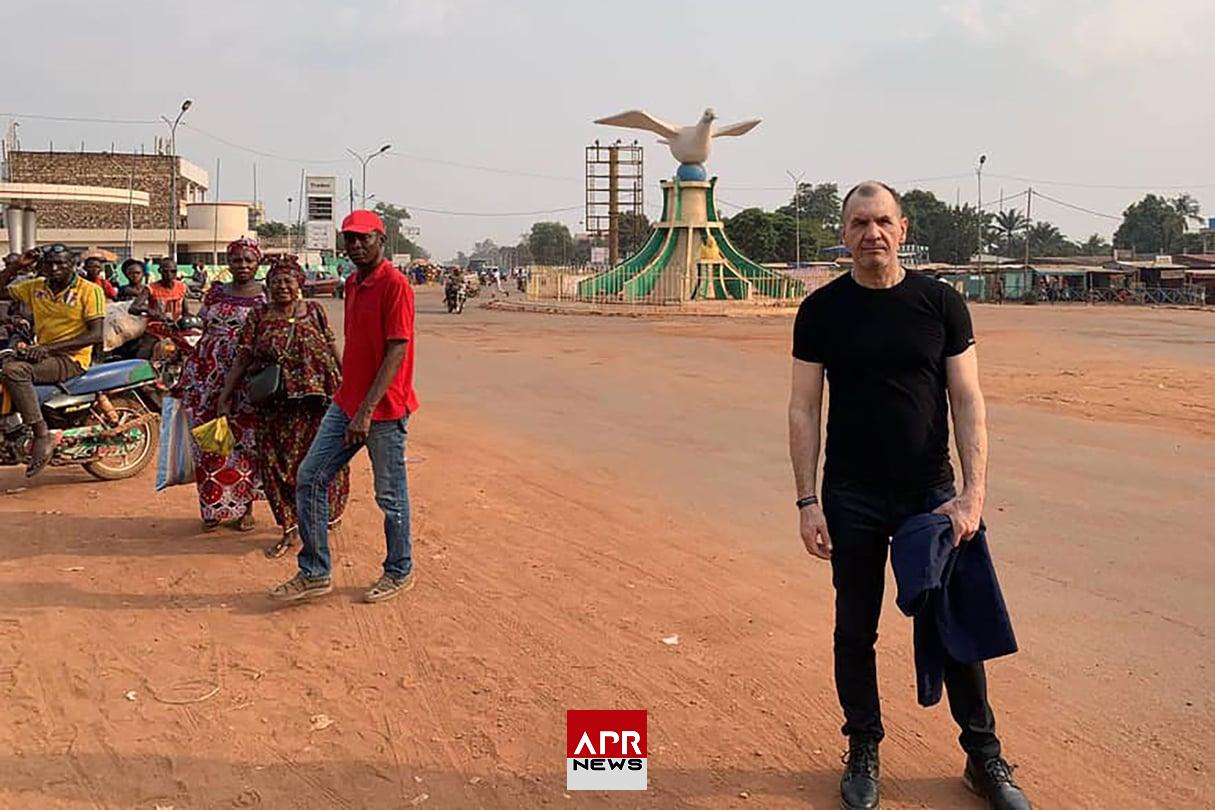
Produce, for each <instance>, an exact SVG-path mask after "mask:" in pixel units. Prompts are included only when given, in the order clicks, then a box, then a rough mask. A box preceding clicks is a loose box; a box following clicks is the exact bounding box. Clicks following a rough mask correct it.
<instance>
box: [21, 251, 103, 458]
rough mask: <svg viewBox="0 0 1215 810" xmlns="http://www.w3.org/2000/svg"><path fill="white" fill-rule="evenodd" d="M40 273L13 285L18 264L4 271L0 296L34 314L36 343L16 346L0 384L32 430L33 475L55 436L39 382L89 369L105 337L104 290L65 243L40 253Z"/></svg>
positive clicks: (60, 379) (49, 451) (48, 455)
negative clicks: (84, 273)
mask: <svg viewBox="0 0 1215 810" xmlns="http://www.w3.org/2000/svg"><path fill="white" fill-rule="evenodd" d="M40 264H41V271H42V272H41V275H40V276H39V277H38V278H33V279H28V280H26V281H19V282H17V283H15V284H14V283H11V282H12V279H13V276H14V275H16V272H17V268H15V267H6V268H5V269H4V270H3V271H2V272H0V299H6V300H10V301H20V302H21V303H23V304H25V305H26V306H27V307H29V308H30V310H32V311H33V314H34V339H35V341H36V342H35V343H34V344H33V345H27V344H20V345H19V346H18V351H19V355H18V357H19V358H20V359H13V360H9V361H7V362H5V364H4V366H3V368H0V383H2V384H3V385H4V388H5V390H7V391H8V395H9V397H10V398H11V399H12V401H13V407H14V408H15V409H16V410H17V411H18V413H20V414H21V419H22V421H23V422H24V423H25V424H27V425H29V426H30V429H31V430H33V432H34V442H33V445H32V446H31V448H30V460H29V465H28V466H27V467H26V470H25V475H26V477H28V478H33V477H34V476H35V475H37V474H38V473H40V472H42V469H43V468H44V467H45V466H46V465H47V463H48V462H49V461H50V460H51V455H52V454H53V453H54V450H55V441H54V437H52V436H51V434H50V431H49V430H48V429H47V426H46V420H44V419H43V418H42V408H41V406H40V405H39V403H38V393H37V391H35V390H34V386H35V385H46V384H48V383H57V382H63V381H64V380H70V379H71V378H72V377H76V376H79V375H80V374H83V373H84V372H85V369H87V368H88V367H89V365H90V363H91V362H92V358H93V347H94V346H97V345H99V344H100V343H101V342H102V339H103V334H102V333H103V326H104V324H105V293H104V292H103V291H102V289H101V287H99V286H97V285H96V284H94V283H93V282H91V281H89V280H87V279H85V278H82V277H80V276H79V275H77V274H76V257H75V256H74V255H73V254H72V252H71V250H69V249H68V248H67V247H66V246H64V245H60V244H55V245H49V246H48V247H46V248H44V249H43V251H42V257H41V259H40Z"/></svg>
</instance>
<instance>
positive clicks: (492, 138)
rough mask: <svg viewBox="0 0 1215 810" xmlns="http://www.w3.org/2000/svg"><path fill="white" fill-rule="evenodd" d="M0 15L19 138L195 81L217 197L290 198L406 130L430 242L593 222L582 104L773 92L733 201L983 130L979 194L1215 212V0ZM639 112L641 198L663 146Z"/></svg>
mask: <svg viewBox="0 0 1215 810" xmlns="http://www.w3.org/2000/svg"><path fill="white" fill-rule="evenodd" d="M9 6H11V7H9ZM5 22H6V26H5V29H6V32H7V33H8V36H6V37H5V46H4V56H5V64H6V66H7V70H6V71H5V74H6V78H7V80H8V81H7V83H6V85H5V87H4V92H3V93H0V123H3V124H5V125H7V123H8V121H9V120H11V119H12V117H13V115H12V114H14V113H16V114H18V116H17V120H19V121H20V122H21V128H20V133H21V139H22V144H23V146H24V147H26V148H45V147H46V145H47V143H48V142H49V141H51V140H53V141H54V142H55V145H56V148H65V147H69V145H75V146H76V147H77V148H79V144H80V142H81V140H82V139H83V140H84V142H85V145H86V147H87V148H90V149H96V148H107V149H108V148H109V146H110V144H111V143H114V144H115V145H116V146H117V147H118V148H119V149H124V148H125V149H130V148H132V147H137V146H138V145H139V144H141V143H143V144H147V145H148V147H149V148H150V147H151V143H152V139H153V137H154V136H155V135H156V134H163V133H164V132H165V127H164V125H163V124H162V125H160V126H159V128H158V127H156V126H154V125H149V124H108V123H86V122H67V121H48V120H39V119H36V118H32V117H28V116H31V115H44V116H68V117H81V118H90V117H91V118H115V119H137V120H138V119H143V120H147V119H151V120H155V119H157V118H158V117H159V116H160V115H162V114H169V115H172V114H174V113H175V112H176V110H177V107H178V105H179V104H180V102H181V99H183V98H186V97H189V98H192V99H193V100H194V107H193V109H191V110H190V111H189V112H188V113H187V115H186V117H185V119H184V120H185V122H186V123H187V124H189V125H190V126H192V127H196V128H197V130H193V129H184V128H183V129H180V130H179V131H178V150H179V152H180V153H181V154H182V155H183V156H185V157H187V158H189V159H190V160H192V161H194V162H195V163H198V164H199V165H201V166H202V167H204V168H206V169H207V170H208V171H209V172H210V173H211V174H212V188H213V189H214V187H215V177H214V173H215V162H216V159H217V158H218V159H220V161H221V172H220V174H221V176H220V178H219V180H220V189H219V190H220V194H221V197H222V198H224V199H248V198H250V197H251V195H252V177H253V164H254V162H255V161H256V163H257V171H258V191H259V196H260V197H261V198H262V199H263V200H265V202H266V204H267V208H268V212H269V214H270V216H271V217H272V218H277V219H285V218H286V215H287V197H288V196H292V197H297V196H298V192H297V189H298V185H299V173H300V169H301V168H307V169H308V170H309V171H310V172H313V173H318V174H337V175H338V176H339V177H340V180H339V182H340V185H341V187H342V188H346V178H347V177H349V176H351V175H352V174H353V176H354V177H355V183H356V184H357V183H358V182H359V177H358V164H357V163H355V162H354V161H353V160H352V159H350V158H349V157H347V156H346V154H345V149H346V147H353V148H355V149H358V150H369V149H374V148H377V147H378V146H379V145H381V144H383V143H386V142H390V143H392V144H393V151H392V153H391V156H390V157H384V158H378V159H376V160H375V161H374V162H372V164H371V167H370V172H369V179H368V184H367V185H368V190H369V193H374V194H375V195H376V197H377V199H380V200H386V201H391V202H395V203H399V204H403V205H406V206H408V207H410V208H411V209H413V210H414V224H416V225H418V226H419V227H421V228H422V236H421V239H420V241H421V242H422V244H423V245H425V246H426V247H427V248H429V249H430V250H431V252H432V253H434V254H435V255H436V256H438V257H439V258H448V257H450V256H452V255H453V254H454V253H455V251H456V250H458V249H468V248H469V247H470V246H471V244H472V242H473V241H474V240H477V239H482V238H485V237H491V238H493V239H494V240H495V241H497V242H499V243H508V242H513V241H514V240H515V239H516V238H517V236H518V234H519V233H520V232H521V231H522V230H524V229H525V228H527V227H528V225H529V224H530V223H531V222H532V221H534V220H537V219H559V220H561V221H564V222H566V223H567V224H569V225H570V227H571V229H572V230H580V229H581V228H580V226H579V220H580V219H582V216H583V214H582V208H581V206H582V202H583V190H582V179H581V178H582V174H583V165H582V159H583V147H584V146H585V145H586V144H588V143H590V142H591V141H593V140H594V139H595V138H601V139H605V140H606V139H614V138H616V137H619V136H625V134H626V133H625V131H624V130H616V129H612V128H608V127H597V126H595V125H594V124H592V123H591V121H592V119H594V118H597V117H601V116H604V115H608V114H611V113H615V112H618V111H620V110H624V109H628V108H632V107H641V108H644V109H646V110H648V111H649V112H651V113H653V114H654V115H656V116H658V117H660V118H665V119H667V120H669V121H672V122H674V123H692V122H694V121H695V119H696V118H697V117H698V116H699V114H700V112H701V110H703V109H704V107H706V106H714V107H716V109H717V112H718V114H719V115H720V117H721V118H722V120H723V122H729V121H733V120H738V119H743V118H750V117H758V118H762V119H763V124H762V125H761V126H760V127H759V128H757V129H756V130H754V131H753V132H751V133H750V134H748V135H746V136H745V137H742V138H730V139H721V140H718V141H717V142H716V143H715V152H714V154H713V157H712V158H711V160H710V163H709V169H710V172H711V173H713V174H716V175H719V176H720V177H721V181H720V186H719V188H720V191H719V196H720V197H721V199H722V200H724V201H725V203H726V206H725V208H724V210H725V211H726V212H729V211H731V210H734V209H731V208H729V204H733V205H736V206H747V205H763V206H765V207H774V206H776V205H779V204H781V203H783V202H784V201H785V200H786V199H787V198H788V196H789V193H790V192H789V184H790V181H789V179H788V177H787V176H786V174H785V171H786V170H787V169H792V170H795V171H799V172H800V171H804V172H805V173H806V179H807V180H813V181H816V182H821V181H837V182H839V183H840V184H841V185H847V184H851V183H853V182H855V181H857V180H859V179H863V178H866V177H878V178H881V179H885V180H888V181H891V182H894V183H896V184H899V185H900V186H901V187H904V188H905V187H908V186H910V185H911V184H912V183H911V181H916V182H915V183H914V184H915V185H918V186H920V187H922V188H928V189H930V190H932V191H934V192H935V193H936V194H937V195H938V196H941V197H943V198H945V199H947V200H950V201H953V200H954V198H955V195H957V194H959V193H960V195H961V198H962V200H963V201H972V202H973V201H974V199H975V196H976V184H975V176H974V164H975V162H976V160H977V157H978V155H979V154H980V153H986V154H987V155H988V162H987V167H986V170H985V173H984V183H983V186H984V188H983V195H984V199H985V200H991V199H993V198H996V197H998V195H999V194H1000V191H1001V189H1003V191H1004V193H1005V194H1006V195H1010V196H1011V195H1012V194H1015V193H1021V192H1023V190H1024V189H1025V187H1026V185H1027V183H1026V181H1025V180H1023V179H1013V178H1033V179H1034V183H1033V185H1034V186H1035V188H1036V189H1039V190H1042V191H1044V192H1045V193H1046V194H1049V195H1051V196H1053V197H1056V198H1057V199H1059V200H1063V201H1066V202H1069V203H1073V204H1076V205H1079V206H1083V207H1086V208H1090V209H1092V210H1095V211H1098V212H1102V213H1106V214H1115V215H1116V214H1120V213H1121V211H1122V210H1123V208H1125V207H1126V205H1127V204H1129V203H1130V202H1132V201H1133V200H1135V199H1138V198H1139V197H1141V196H1142V195H1143V194H1144V193H1145V192H1147V191H1149V190H1151V191H1158V192H1162V193H1169V194H1175V193H1177V190H1178V189H1185V190H1188V191H1190V192H1191V193H1193V194H1194V195H1195V196H1196V197H1197V198H1198V199H1199V200H1200V201H1202V202H1203V203H1204V212H1206V213H1208V214H1210V215H1215V157H1213V153H1215V143H1213V141H1212V133H1215V105H1213V104H1212V103H1211V99H1212V95H1211V94H1212V86H1215V76H1213V75H1212V73H1211V65H1212V59H1211V56H1210V53H1211V47H1212V43H1215V0H1152V2H1148V1H1147V0H870V2H866V3H854V2H841V3H830V4H829V3H811V2H807V1H806V0H801V1H800V2H799V1H795V0H780V1H778V0H732V1H731V2H724V1H719V0H701V1H700V2H678V1H676V0H651V2H629V1H628V0H621V1H620V2H616V3H594V4H591V3H587V2H579V1H578V0H513V1H511V0H496V2H495V1H494V0H382V2H319V1H318V0H296V2H292V3H285V2H256V3H254V2H240V3H238V2H230V1H229V0H212V1H211V2H198V3H176V2H164V0H125V1H124V2H110V1H109V0H38V2H33V3H20V4H16V3H14V4H6V8H5ZM18 76H19V77H20V78H17V77H18ZM203 133H209V134H210V135H213V136H219V137H221V138H223V139H225V140H227V141H230V142H232V143H233V144H239V145H240V146H243V147H246V148H248V149H253V150H257V151H260V152H265V153H270V154H273V155H277V156H280V157H277V158H274V157H266V156H255V155H254V154H251V153H250V152H248V151H242V149H240V148H235V147H233V146H230V145H226V144H224V143H222V142H220V141H218V140H215V139H214V138H212V137H207V136H206V135H204V134H203ZM627 137H632V136H627ZM639 137H640V139H641V142H642V143H643V144H644V145H646V147H647V149H646V184H647V204H648V207H649V209H650V213H651V215H653V214H654V213H656V210H657V206H658V200H659V197H658V193H657V182H658V180H659V179H660V178H663V177H668V176H670V175H671V174H672V173H673V171H674V162H673V159H672V158H671V157H670V154H669V152H667V150H666V148H665V147H663V146H661V145H658V144H655V143H654V137H653V136H651V135H648V134H639ZM284 158H285V159H284ZM301 159H305V160H309V161H329V162H327V163H326V162H309V163H302V162H300V161H301ZM478 166H481V167H493V168H496V169H500V170H503V171H504V172H513V173H517V174H507V173H495V172H491V171H484V170H481V169H478V168H475V167H478ZM998 175H1003V177H1000V176H998ZM923 178H936V179H923ZM1094 186H1098V187H1094ZM1099 186H1107V187H1106V188H1102V187H1099ZM1108 186H1118V187H1121V188H1108ZM422 208H428V209H434V210H442V211H458V212H466V213H502V212H533V211H545V210H550V209H573V210H567V211H563V212H561V213H555V214H551V215H539V214H537V215H533V216H510V217H471V216H451V215H448V214H437V213H426V212H424V211H422V210H419V209H422ZM342 210H343V213H344V211H345V206H344V205H343V206H342ZM1033 213H1034V214H1035V217H1036V216H1037V215H1042V216H1044V217H1047V218H1049V219H1051V220H1052V221H1054V222H1055V223H1057V224H1058V225H1059V226H1060V227H1061V228H1062V229H1063V230H1064V232H1065V233H1067V234H1068V235H1069V236H1072V237H1075V238H1083V237H1084V236H1087V235H1088V234H1090V233H1093V232H1100V233H1102V234H1105V235H1107V236H1108V235H1109V234H1111V233H1112V231H1113V230H1114V228H1116V227H1117V222H1116V221H1113V220H1108V219H1103V218H1100V217H1096V216H1092V215H1090V214H1086V213H1081V212H1078V211H1074V210H1069V209H1067V208H1062V207H1060V206H1058V205H1056V204H1053V203H1049V202H1046V201H1041V204H1039V201H1038V200H1037V199H1035V210H1034V212H1033Z"/></svg>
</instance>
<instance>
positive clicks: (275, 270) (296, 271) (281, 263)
mask: <svg viewBox="0 0 1215 810" xmlns="http://www.w3.org/2000/svg"><path fill="white" fill-rule="evenodd" d="M279 273H290V274H291V275H292V276H294V277H295V283H296V284H298V285H299V286H300V288H301V289H302V288H303V286H304V268H302V267H300V260H299V257H298V256H292V255H290V254H283V255H281V256H275V257H274V258H273V259H271V260H270V269H269V270H268V271H267V272H266V283H269V282H270V279H271V278H273V277H274V276H275V275H277V274H279Z"/></svg>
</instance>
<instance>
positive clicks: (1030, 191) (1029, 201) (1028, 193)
mask: <svg viewBox="0 0 1215 810" xmlns="http://www.w3.org/2000/svg"><path fill="white" fill-rule="evenodd" d="M1033 204H1034V187H1033V186H1030V187H1029V188H1027V189H1025V269H1026V271H1028V270H1029V226H1030V223H1031V222H1033V219H1032V216H1033V215H1032V214H1031V213H1030V212H1031V210H1032V207H1033Z"/></svg>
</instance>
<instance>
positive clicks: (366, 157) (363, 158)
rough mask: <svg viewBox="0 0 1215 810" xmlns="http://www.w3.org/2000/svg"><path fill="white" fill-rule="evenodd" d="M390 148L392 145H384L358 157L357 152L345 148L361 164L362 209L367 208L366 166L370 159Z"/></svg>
mask: <svg viewBox="0 0 1215 810" xmlns="http://www.w3.org/2000/svg"><path fill="white" fill-rule="evenodd" d="M391 148H392V144H390V143H386V144H384V145H383V146H381V147H380V148H379V149H377V150H376V151H374V152H372V153H371V154H369V155H360V154H359V153H358V152H356V151H354V150H353V149H350V148H349V147H347V149H346V151H347V152H349V153H350V154H351V155H354V159H355V160H357V161H358V162H359V163H362V164H363V207H364V208H366V207H367V164H368V163H370V162H371V160H372V158H376V157H379V156H380V155H382V154H384V153H385V152H387V151H388V150H389V149H391Z"/></svg>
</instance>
